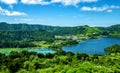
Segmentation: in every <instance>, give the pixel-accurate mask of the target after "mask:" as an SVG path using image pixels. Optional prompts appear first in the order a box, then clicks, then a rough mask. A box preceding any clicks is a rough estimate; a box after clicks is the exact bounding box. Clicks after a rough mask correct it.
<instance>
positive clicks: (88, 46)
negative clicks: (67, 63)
mask: <svg viewBox="0 0 120 73" xmlns="http://www.w3.org/2000/svg"><path fill="white" fill-rule="evenodd" d="M113 44H120V38H100V39H90V40H85V41H82V42H80V43H79V44H77V45H73V46H65V47H63V48H62V49H63V50H64V51H67V52H73V53H86V54H100V55H102V54H105V53H106V52H105V51H104V48H106V47H108V46H111V45H113Z"/></svg>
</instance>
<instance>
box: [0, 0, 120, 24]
mask: <svg viewBox="0 0 120 73" xmlns="http://www.w3.org/2000/svg"><path fill="white" fill-rule="evenodd" d="M0 22H8V23H29V24H43V25H52V26H80V25H89V26H110V25H114V24H119V23H120V0H0Z"/></svg>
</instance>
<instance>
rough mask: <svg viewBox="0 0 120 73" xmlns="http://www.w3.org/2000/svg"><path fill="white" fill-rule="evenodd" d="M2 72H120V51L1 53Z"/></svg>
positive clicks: (0, 64) (0, 69) (0, 71)
mask: <svg viewBox="0 0 120 73" xmlns="http://www.w3.org/2000/svg"><path fill="white" fill-rule="evenodd" d="M112 48H113V50H115V47H114V46H113V47H112ZM118 49H120V46H119V48H118ZM0 73H120V52H114V53H110V54H107V55H87V54H79V53H77V54H73V53H71V52H64V51H59V52H57V53H55V54H49V53H48V54H46V55H43V54H37V53H35V52H27V51H22V52H19V53H18V52H11V53H10V54H9V55H7V56H5V55H4V54H0Z"/></svg>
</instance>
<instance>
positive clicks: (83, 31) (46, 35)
mask: <svg viewBox="0 0 120 73" xmlns="http://www.w3.org/2000/svg"><path fill="white" fill-rule="evenodd" d="M56 35H58V36H62V37H64V36H67V37H70V36H74V37H76V36H77V37H76V38H79V37H82V38H85V37H86V38H96V37H100V36H109V37H120V25H113V26H110V27H90V26H87V25H84V26H76V27H58V26H56V27H55V26H54V27H53V26H45V25H35V24H34V25H28V24H8V23H5V22H1V23H0V47H3V48H4V47H6V48H7V47H36V46H35V45H34V44H33V43H31V42H37V41H38V42H39V41H46V42H50V43H52V42H54V41H55V39H56V38H55V36H56ZM78 35H79V36H78ZM67 37H66V38H67ZM60 39H61V38H60Z"/></svg>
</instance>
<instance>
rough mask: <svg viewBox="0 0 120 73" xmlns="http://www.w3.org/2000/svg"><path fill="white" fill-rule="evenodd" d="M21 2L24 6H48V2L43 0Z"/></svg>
mask: <svg viewBox="0 0 120 73" xmlns="http://www.w3.org/2000/svg"><path fill="white" fill-rule="evenodd" d="M21 2H22V3H24V4H41V5H47V4H50V2H47V1H44V0H21Z"/></svg>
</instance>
